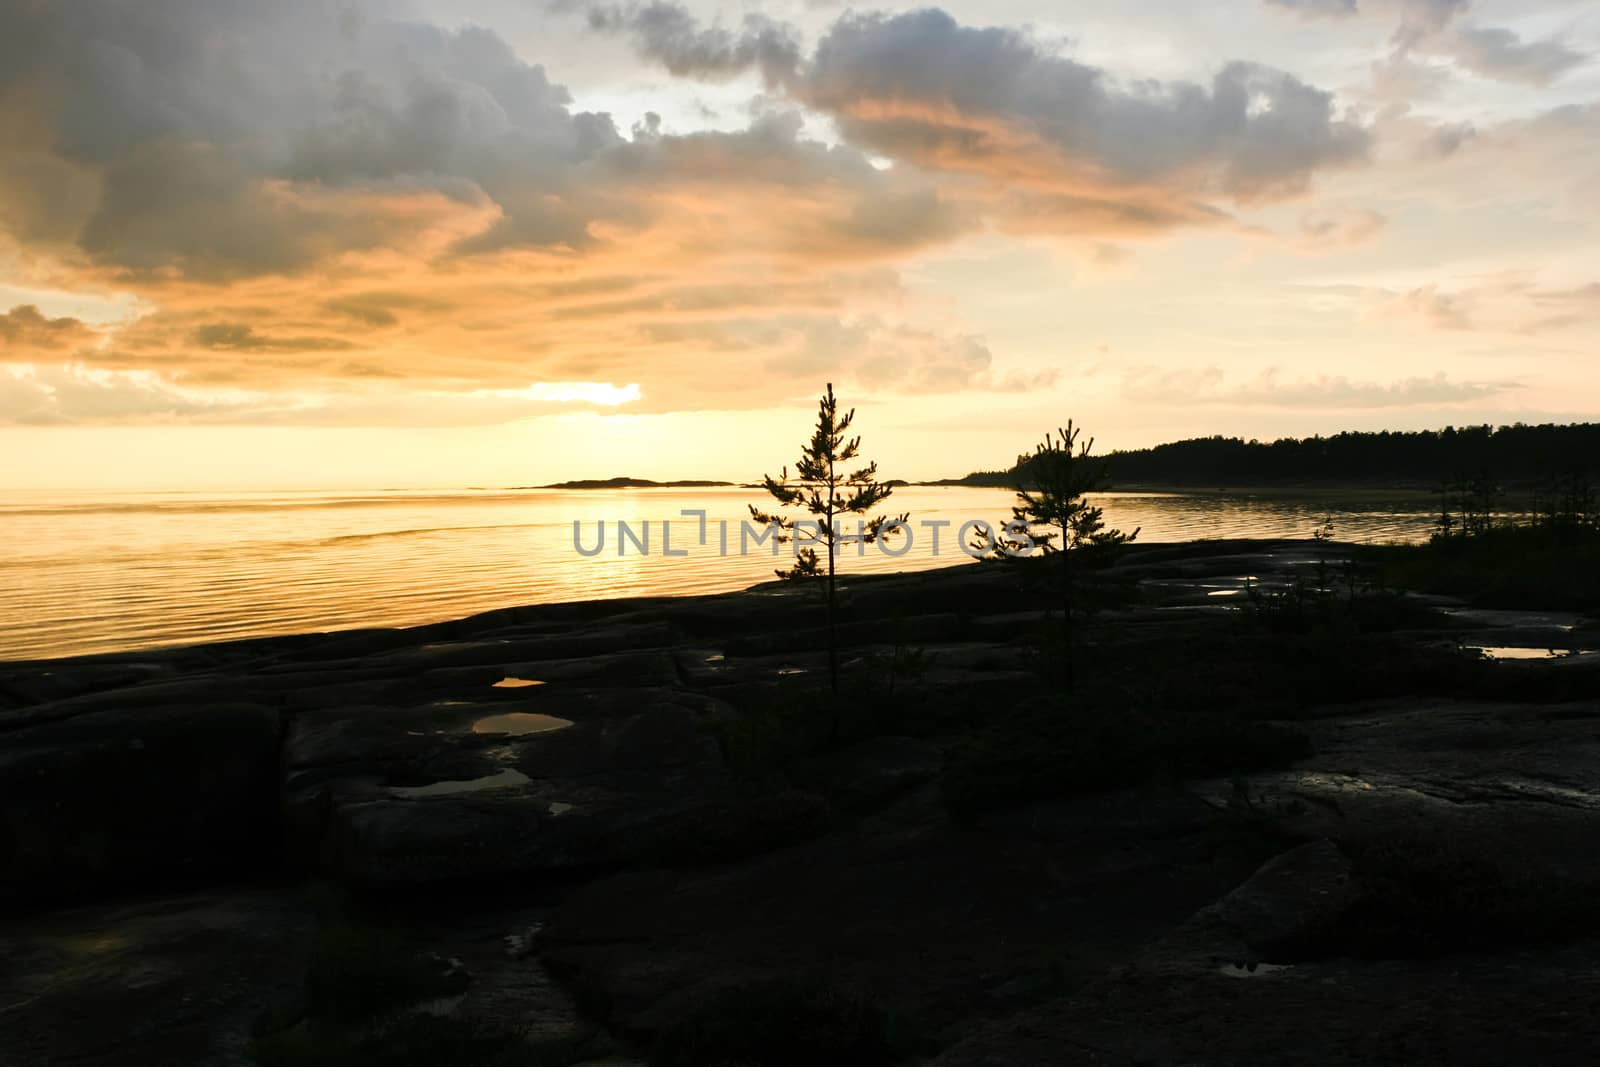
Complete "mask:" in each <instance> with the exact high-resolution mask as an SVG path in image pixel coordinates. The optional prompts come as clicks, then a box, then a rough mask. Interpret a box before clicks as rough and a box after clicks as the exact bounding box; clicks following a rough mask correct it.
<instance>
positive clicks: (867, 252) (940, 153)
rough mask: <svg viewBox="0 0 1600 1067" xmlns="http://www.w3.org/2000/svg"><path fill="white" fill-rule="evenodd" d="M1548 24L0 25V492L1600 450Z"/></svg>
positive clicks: (1195, 20) (1587, 195) (1557, 52)
mask: <svg viewBox="0 0 1600 1067" xmlns="http://www.w3.org/2000/svg"><path fill="white" fill-rule="evenodd" d="M1597 59H1600V6H1597V5H1595V4H1593V3H1591V2H1589V0H1515V2H1512V0H1223V2H1219V3H1215V4H1195V3H1193V2H1192V0H1143V2H1141V3H1138V4H1130V3H1127V2H1125V0H1115V2H1113V0H1078V2H1068V3H1064V2H1060V0H1057V2H1053V3H1044V2H1035V0H1026V2H1025V0H998V2H996V0H986V2H983V3H976V2H950V3H947V4H946V5H945V6H943V7H916V6H897V5H892V4H891V5H884V6H866V7H850V6H846V5H843V4H838V3H832V2H829V0H786V2H781V3H778V2H774V3H753V2H747V3H742V4H741V3H713V2H709V0H686V2H682V3H680V2H677V0H648V2H643V3H637V2H629V0H617V2H586V0H450V2H448V3H446V2H443V0H395V2H385V0H350V2H341V0H328V2H316V0H274V2H273V3H270V4H267V3H260V2H259V0H138V2H134V0H0V489H12V490H20V489H28V490H59V489H180V490H181V489H204V490H215V489H253V488H335V487H337V488H345V487H350V488H354V487H370V488H378V487H443V486H504V485H526V484H536V483H541V482H547V481H554V480H563V479H567V478H587V477H609V476H614V475H624V474H625V475H633V476H638V477H651V478H660V479H667V478H694V477H708V478H726V479H732V480H747V479H751V478H755V477H757V476H759V475H760V474H762V473H764V472H767V471H772V472H774V473H775V472H776V470H777V468H779V467H781V466H782V465H783V464H784V463H785V462H792V461H793V459H794V454H795V453H796V452H797V451H798V446H799V444H800V443H801V441H802V439H803V438H804V437H805V436H806V435H807V433H808V431H809V427H810V423H811V421H812V419H813V417H814V409H815V403H816V398H817V396H818V394H819V393H820V392H821V391H822V389H823V387H824V385H825V383H827V382H832V383H834V385H835V388H836V390H837V391H838V393H839V395H840V397H841V400H842V401H843V403H845V404H846V405H849V406H854V407H856V408H857V409H858V414H857V428H858V429H859V431H860V432H861V433H862V435H863V444H864V451H865V454H866V455H868V456H870V457H873V458H877V459H879V460H880V461H881V463H882V473H883V474H884V475H885V476H890V477H902V478H908V479H921V478H935V477H943V476H950V475H956V474H961V473H964V472H966V471H968V470H973V469H992V468H995V467H1000V466H1004V465H1005V464H1006V463H1008V462H1009V461H1010V460H1011V459H1012V458H1013V457H1014V456H1016V455H1017V454H1018V453H1020V452H1023V451H1027V450H1029V449H1030V448H1031V446H1032V444H1033V443H1034V442H1036V441H1037V440H1038V439H1039V438H1040V437H1042V436H1043V434H1044V433H1045V432H1046V431H1047V430H1050V429H1052V428H1054V427H1056V426H1058V425H1060V424H1062V423H1065V422H1066V421H1067V419H1068V418H1071V419H1073V420H1075V422H1076V423H1077V424H1078V425H1080V426H1084V427H1086V429H1087V432H1088V433H1090V434H1092V435H1094V437H1095V438H1096V441H1097V447H1098V448H1099V449H1100V450H1102V451H1103V450H1106V449H1110V448H1132V447H1140V446H1144V445H1149V444H1155V443H1158V442H1161V441H1166V440H1175V439H1180V438H1184V437H1193V436H1203V435H1210V434H1227V435H1233V436H1241V437H1246V438H1249V437H1258V438H1262V439H1269V438H1273V437H1279V436H1304V435H1309V434H1313V433H1331V432H1337V431H1339V430H1346V429H1379V428H1389V429H1421V428H1436V427H1443V426H1445V425H1452V424H1453V425H1464V424H1469V423H1484V422H1489V423H1509V422H1516V421H1524V422H1567V421H1581V420H1589V419H1596V418H1600V374H1597V373H1596V372H1595V363H1594V361H1595V358H1596V355H1597V354H1600V344H1597V342H1600V253H1597V252H1596V251H1595V249H1596V248H1597V247H1600V241H1597V229H1600V61H1597Z"/></svg>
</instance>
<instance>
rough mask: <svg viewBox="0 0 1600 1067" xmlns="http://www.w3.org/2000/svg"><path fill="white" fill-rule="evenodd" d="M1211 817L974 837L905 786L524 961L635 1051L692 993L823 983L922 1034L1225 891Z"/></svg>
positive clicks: (1108, 956) (588, 925)
mask: <svg viewBox="0 0 1600 1067" xmlns="http://www.w3.org/2000/svg"><path fill="white" fill-rule="evenodd" d="M1210 822H1211V818H1210V813H1209V811H1208V809H1207V808H1206V807H1205V806H1204V805H1201V804H1197V803H1195V802H1193V801H1192V800H1190V799H1188V798H1185V797H1184V796H1182V795H1181V794H1175V793H1156V794H1152V795H1146V794H1116V795H1111V796H1107V797H1088V798H1083V799H1082V800H1080V801H1077V802H1073V803H1063V804H1058V805H1045V806H1039V807H1036V808H1032V809H1027V810H1024V811H1021V812H1017V813H1013V814H1011V815H1008V816H1005V817H1003V818H996V819H993V820H990V821H986V822H984V823H981V824H974V825H965V826H963V825H957V824H953V823H951V822H949V820H948V819H947V818H946V817H945V816H944V815H943V812H942V810H941V809H940V807H939V805H938V798H937V790H935V789H923V790H919V791H917V792H914V793H912V794H910V795H909V796H907V797H906V798H905V799H904V800H902V801H901V802H899V803H898V804H897V805H894V806H891V807H890V808H887V809H885V810H884V811H882V812H881V813H880V814H878V815H875V816H873V817H870V818H868V819H866V820H864V821H863V822H862V823H861V825H860V827H859V828H858V829H857V830H855V831H852V832H848V833H838V834H833V835H830V836H828V837H826V838H822V839H820V840H816V841H812V842H808V843H805V844H800V845H797V846H795V847H792V848H789V849H785V850H782V851H779V852H775V853H771V854H768V855H766V856H761V857H758V858H756V859H753V860H749V861H745V862H742V863H738V864H733V865H728V866H724V867H720V868H716V869H711V870H700V871H654V872H640V873H633V874H625V875H619V876H616V877H613V878H609V879H603V880H601V881H598V882H595V883H592V884H590V885H588V886H585V887H583V888H581V889H579V890H578V891H577V892H576V893H575V894H574V895H573V896H572V897H571V898H569V899H568V900H566V901H565V902H564V903H563V904H562V905H561V906H560V907H559V908H558V909H557V910H556V912H555V913H554V915H553V916H552V918H551V921H550V923H549V925H548V926H547V927H546V928H545V930H544V931H543V933H542V935H541V937H540V939H539V942H538V944H539V946H540V953H541V958H542V959H544V960H545V961H546V962H547V963H549V964H550V965H551V966H552V967H553V968H554V969H555V970H556V971H557V973H559V974H562V975H563V976H564V977H565V978H566V979H568V980H569V981H571V982H574V983H576V984H578V985H579V986H580V987H582V988H584V989H587V990H590V991H592V992H596V993H599V994H601V995H602V999H603V1000H605V1001H606V1002H607V1003H609V1004H610V1006H611V1009H610V1010H611V1016H610V1018H609V1020H608V1021H609V1022H610V1023H611V1024H612V1025H614V1026H615V1027H617V1028H618V1029H619V1030H621V1031H622V1032H625V1033H630V1034H633V1035H636V1036H640V1037H643V1038H645V1039H646V1040H647V1039H648V1037H649V1035H650V1034H652V1033H654V1032H656V1031H658V1030H659V1029H660V1028H661V1027H662V1026H664V1025H666V1024H667V1023H669V1022H670V1021H672V1020H673V1019H674V1017H675V1016H676V1014H677V1013H678V1012H679V1011H680V1010H681V1008H682V1005H683V1004H684V1003H685V998H692V997H694V996H695V995H696V991H697V990H701V989H704V988H706V987H707V986H708V984H714V983H725V982H727V981H729V980H730V979H731V978H738V977H740V976H745V977H749V978H752V979H757V978H760V977H762V976H772V975H794V974H804V973H816V972H818V971H821V972H823V973H824V974H825V975H827V976H828V977H833V978H841V979H845V980H848V981H852V982H859V983H861V984H863V985H865V986H866V987H867V988H870V989H872V990H873V991H874V993H875V994H876V995H878V996H880V997H881V998H882V999H883V1000H884V1001H885V1002H886V1003H887V1004H889V1005H891V1006H894V1007H896V1008H898V1009H900V1010H903V1011H905V1012H906V1013H908V1014H909V1015H910V1016H911V1017H914V1018H917V1019H921V1020H928V1022H929V1024H930V1025H931V1026H933V1027H934V1028H935V1029H938V1030H940V1031H943V1030H946V1029H949V1028H953V1027H959V1026H965V1025H968V1024H969V1023H970V1022H971V1021H972V1020H973V1019H975V1018H978V1019H981V1018H985V1017H989V1016H992V1015H994V1014H996V1013H997V1012H1001V1011H1004V1010H1007V1008H1008V1007H1010V1006H1014V1005H1015V1004H1017V1003H1019V1002H1026V1001H1027V1000H1029V999H1030V998H1032V997H1034V996H1035V995H1036V994H1037V992H1038V990H1039V989H1040V988H1042V987H1044V986H1046V985H1048V984H1049V983H1051V982H1053V981H1072V982H1075V981H1080V980H1082V978H1083V977H1084V976H1085V975H1088V974H1094V973H1098V972H1099V971H1100V970H1102V969H1103V968H1104V967H1106V966H1108V965H1109V964H1110V963H1112V962H1113V961H1115V960H1117V959H1119V958H1126V955H1127V953H1129V952H1130V951H1132V949H1133V948H1134V947H1136V946H1137V945H1139V944H1141V943H1142V942H1143V941H1145V940H1147V939H1148V938H1150V937H1152V936H1154V934H1156V933H1158V932H1160V931H1163V930H1166V929H1169V928H1171V927H1172V926H1173V925H1175V924H1176V923H1178V922H1179V921H1181V920H1182V919H1183V918H1184V917H1186V916H1187V915H1189V914H1191V913H1192V912H1193V911H1194V910H1195V909H1196V908H1198V907H1199V906H1201V905H1202V904H1204V903H1206V902H1208V901H1211V900H1214V899H1216V897H1217V896H1219V895H1221V894H1222V893H1223V892H1225V891H1226V890H1227V889H1228V888H1230V887H1231V886H1232V885H1234V884H1237V882H1238V881H1239V880H1241V879H1242V878H1243V877H1244V876H1245V875H1247V874H1248V873H1249V869H1248V868H1246V869H1244V870H1240V869H1238V868H1237V867H1234V868H1230V867H1228V866H1227V865H1223V864H1218V863H1216V862H1215V860H1214V856H1213V853H1212V850H1211V847H1210V842H1209V839H1208V836H1207V834H1208V829H1209V827H1210Z"/></svg>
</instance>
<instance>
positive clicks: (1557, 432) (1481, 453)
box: [938, 423, 1600, 488]
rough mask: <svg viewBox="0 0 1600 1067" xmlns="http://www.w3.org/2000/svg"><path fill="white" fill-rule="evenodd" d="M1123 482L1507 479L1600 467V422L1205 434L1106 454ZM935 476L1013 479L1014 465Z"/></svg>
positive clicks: (990, 481)
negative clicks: (1272, 436) (1268, 437)
mask: <svg viewBox="0 0 1600 1067" xmlns="http://www.w3.org/2000/svg"><path fill="white" fill-rule="evenodd" d="M1103 459H1104V462H1105V464H1106V468H1107V471H1108V473H1109V474H1110V476H1111V479H1112V480H1113V481H1114V482H1115V483H1117V484H1118V485H1121V486H1128V485H1174V486H1178V485H1182V486H1215V487H1218V488H1226V487H1231V486H1256V485H1259V486H1270V485H1295V484H1314V485H1324V486H1330V485H1352V486H1355V485H1361V486H1385V485H1391V486H1397V487H1428V488H1434V487H1437V486H1439V485H1440V484H1441V483H1444V482H1447V481H1453V480H1456V479H1461V478H1473V477H1478V476H1480V475H1484V474H1487V475H1488V476H1489V477H1490V478H1492V479H1494V480H1495V481H1497V482H1499V483H1501V484H1502V485H1504V486H1507V487H1513V486H1534V485H1537V484H1539V483H1540V482H1542V481H1546V480H1549V479H1552V478H1557V477H1562V476H1565V475H1568V474H1571V473H1574V472H1579V471H1591V470H1593V469H1594V468H1595V467H1597V466H1600V424H1597V423H1580V424H1576V425H1570V426H1556V425H1548V424H1547V425H1542V426H1525V425H1521V424H1518V425H1515V426H1501V427H1498V428H1496V427H1493V426H1464V427H1459V428H1458V427H1454V426H1451V427H1446V428H1445V429H1443V430H1422V431H1417V432H1410V433H1405V432H1402V433H1391V432H1389V431H1384V432H1381V433H1341V434H1336V435H1334V436H1332V437H1305V438H1294V437H1288V438H1284V439H1282V440H1279V441H1271V442H1262V441H1244V440H1240V439H1239V438H1237V437H1220V436H1219V437H1201V438H1195V439H1193V440H1189V441H1174V442H1172V443H1171V444H1165V445H1157V446H1156V447H1154V448H1142V449H1138V450H1135V451H1130V452H1112V453H1110V454H1108V455H1106V456H1105V457H1103ZM1027 462H1028V457H1027V456H1020V457H1018V466H1017V467H1013V468H1012V469H1011V470H1007V471H977V472H975V473H973V474H969V475H967V476H966V477H965V478H958V479H953V480H951V481H948V482H943V483H938V484H947V485H975V486H1000V487H1010V486H1012V485H1013V484H1015V482H1016V478H1017V474H1016V472H1017V469H1018V467H1020V466H1021V465H1022V464H1025V463H1027Z"/></svg>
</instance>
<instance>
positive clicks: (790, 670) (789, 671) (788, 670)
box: [778, 667, 806, 678]
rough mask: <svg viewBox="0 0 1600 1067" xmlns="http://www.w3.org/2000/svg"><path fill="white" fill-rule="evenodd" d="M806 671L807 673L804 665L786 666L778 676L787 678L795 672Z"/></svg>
mask: <svg viewBox="0 0 1600 1067" xmlns="http://www.w3.org/2000/svg"><path fill="white" fill-rule="evenodd" d="M805 673H806V669H805V668H804V667H784V668H783V669H782V670H780V671H778V677H779V678H787V677H789V676H790V675H793V674H805Z"/></svg>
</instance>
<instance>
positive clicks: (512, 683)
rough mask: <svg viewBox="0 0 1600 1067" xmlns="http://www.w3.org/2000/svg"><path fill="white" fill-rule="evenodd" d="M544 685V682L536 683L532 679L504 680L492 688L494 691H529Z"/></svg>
mask: <svg viewBox="0 0 1600 1067" xmlns="http://www.w3.org/2000/svg"><path fill="white" fill-rule="evenodd" d="M543 684H544V683H543V682H536V681H534V680H532V679H531V678H502V679H500V680H499V681H498V682H496V683H494V685H493V686H491V687H490V688H492V689H527V688H528V687H529V686H535V685H543Z"/></svg>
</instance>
